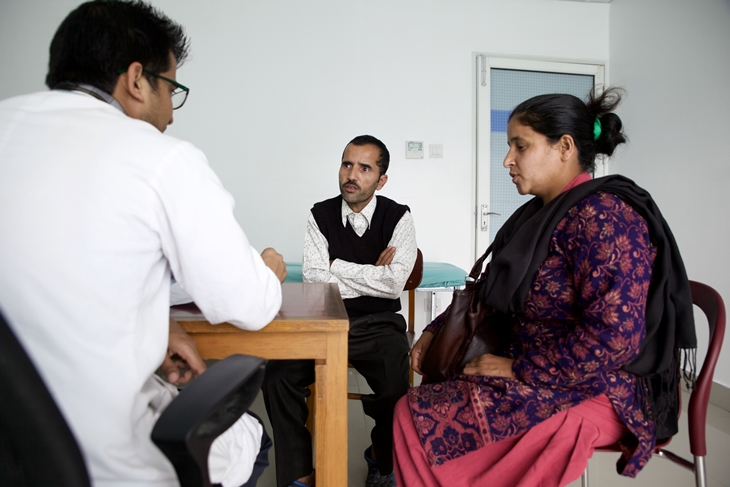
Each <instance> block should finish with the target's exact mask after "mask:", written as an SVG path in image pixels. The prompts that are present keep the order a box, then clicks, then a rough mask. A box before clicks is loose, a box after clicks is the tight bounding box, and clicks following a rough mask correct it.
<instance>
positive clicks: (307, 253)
mask: <svg viewBox="0 0 730 487" xmlns="http://www.w3.org/2000/svg"><path fill="white" fill-rule="evenodd" d="M377 200H378V198H377V197H375V198H373V199H372V200H370V203H368V205H367V206H366V207H365V208H363V210H362V211H361V212H360V213H355V212H354V211H352V210H351V209H350V207H349V206H348V205H347V203H346V202H345V200H342V226H347V221H348V220H349V221H350V225H351V226H352V228H353V230H355V233H357V235H358V236H360V237H362V235H363V234H364V233H365V231H366V230H367V229H368V228H369V227H370V221H371V220H372V217H373V214H374V213H375V207H376V206H377ZM388 247H395V248H396V251H395V256H394V257H393V261H392V262H391V263H390V264H389V265H385V266H375V265H372V264H355V263H353V262H346V261H344V260H341V259H335V261H334V262H332V265H331V266H330V254H329V242H327V239H326V238H325V237H324V235H322V232H321V231H320V230H319V226H318V225H317V222H316V221H315V220H314V216H313V215H312V213H311V212H310V213H309V221H308V222H307V231H306V233H305V236H304V255H303V258H302V275H303V278H304V282H334V283H337V285H338V286H339V288H340V294H341V295H342V298H343V299H348V298H357V297H360V296H373V297H376V298H387V299H396V298H398V297H400V295H401V293H402V292H403V287H404V286H405V284H406V281H407V280H408V276H410V274H411V271H412V270H413V264H415V262H416V254H417V249H418V245H417V244H416V228H415V226H414V225H413V217H412V216H411V212H410V211H407V212H405V214H404V215H403V216H402V217H401V219H400V221H399V222H398V224H397V225H396V226H395V229H394V230H393V236H392V237H391V239H390V242H388Z"/></svg>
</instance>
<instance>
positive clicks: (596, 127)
mask: <svg viewBox="0 0 730 487" xmlns="http://www.w3.org/2000/svg"><path fill="white" fill-rule="evenodd" d="M600 136H601V121H600V120H599V119H598V117H596V120H595V122H593V140H598V137H600Z"/></svg>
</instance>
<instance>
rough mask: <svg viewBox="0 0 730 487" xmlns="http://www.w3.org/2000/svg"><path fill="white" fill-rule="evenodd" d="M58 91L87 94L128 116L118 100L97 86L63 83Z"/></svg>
mask: <svg viewBox="0 0 730 487" xmlns="http://www.w3.org/2000/svg"><path fill="white" fill-rule="evenodd" d="M56 89H59V90H69V91H78V92H80V93H86V94H87V95H90V96H93V97H94V98H96V99H97V100H101V101H104V102H106V103H108V104H110V105H111V106H113V107H114V108H116V109H117V110H119V111H120V112H122V113H124V114H125V115H126V113H127V112H125V111H124V108H122V105H121V103H119V102H118V101H117V99H116V98H114V97H113V96H112V95H110V94H109V93H107V92H106V91H104V90H101V89H99V88H97V87H96V86H93V85H90V84H87V83H72V82H63V83H59V84H58V85H57V86H56Z"/></svg>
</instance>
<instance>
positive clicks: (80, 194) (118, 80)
mask: <svg viewBox="0 0 730 487" xmlns="http://www.w3.org/2000/svg"><path fill="white" fill-rule="evenodd" d="M187 49H188V41H187V39H186V37H185V35H184V33H183V30H182V28H181V27H180V26H179V25H177V24H175V23H174V22H172V21H171V20H170V19H169V18H167V17H166V16H164V15H163V14H162V13H160V12H158V11H156V10H154V9H152V8H151V7H149V6H148V5H146V4H144V3H141V2H122V1H114V0H113V1H105V2H100V1H95V2H89V3H86V4H83V5H81V6H79V7H78V8H77V9H76V10H74V11H73V12H72V13H71V14H69V16H68V17H67V18H66V19H65V20H64V21H63V23H62V24H61V26H60V27H59V29H58V31H57V32H56V35H55V37H54V39H53V42H52V44H51V58H50V62H49V72H48V76H47V78H46V83H47V84H48V86H49V88H51V90H50V91H46V92H41V93H34V94H30V95H25V96H20V97H15V98H11V99H8V100H5V101H3V102H0V228H1V229H2V230H1V231H2V237H1V238H0V269H1V271H0V309H1V310H2V312H3V313H4V314H5V316H6V318H7V320H8V321H9V323H10V325H11V327H12V328H13V331H14V332H15V334H16V335H17V336H18V338H19V340H20V341H21V343H22V344H23V346H24V347H25V349H26V351H27V352H28V353H29V355H30V356H31V358H32V360H33V361H34V363H35V365H36V367H37V368H38V369H39V372H40V374H41V376H42V377H43V379H44V381H45V382H46V384H47V385H48V387H49V389H50V391H51V394H52V395H53V397H54V399H55V401H56V403H57V404H58V405H59V408H60V409H61V411H62V413H63V415H64V416H65V418H66V420H67V422H68V423H69V426H70V427H71V430H72V431H73V433H74V435H75V436H76V438H77V440H78V441H79V443H80V447H81V450H82V453H83V455H84V457H85V460H86V464H87V467H88V468H89V471H90V475H91V478H92V482H93V484H94V485H97V486H115V487H120V486H168V485H169V486H176V485H178V482H177V478H176V476H175V472H174V470H173V468H172V466H171V464H170V463H169V462H168V461H167V459H166V458H165V457H164V456H163V455H162V453H161V452H160V451H159V450H158V449H157V448H156V447H155V446H154V445H153V444H152V442H151V440H150V437H149V435H150V432H151V430H152V427H153V425H154V422H155V420H156V419H157V417H158V416H159V414H160V412H161V410H162V409H164V407H165V406H166V405H167V404H168V403H169V402H170V401H171V400H172V398H173V397H174V395H175V394H176V389H175V388H173V387H171V386H170V385H169V384H166V383H164V382H163V381H162V380H160V379H159V378H158V377H157V376H156V375H155V374H154V373H155V370H157V369H158V367H160V365H161V364H162V368H163V371H164V372H165V373H166V374H167V377H168V379H169V380H170V381H171V382H177V383H182V382H186V381H187V380H189V379H190V378H191V377H194V376H196V375H198V374H200V373H201V372H203V371H204V370H205V365H204V364H203V362H202V361H201V360H200V356H199V355H198V353H197V350H196V349H195V345H194V343H193V342H192V340H191V339H190V338H189V337H188V336H187V335H186V334H185V333H184V332H183V331H182V329H180V327H179V326H178V325H177V324H176V323H174V322H171V321H168V306H169V292H170V275H171V272H172V273H173V274H174V276H175V278H176V280H177V281H178V282H179V283H180V284H181V286H182V287H183V288H184V289H185V291H186V292H187V293H188V294H190V296H192V298H193V299H194V300H195V302H196V303H197V304H198V306H199V307H200V309H201V310H202V311H203V313H204V314H205V316H206V318H207V319H208V320H209V321H211V322H212V323H220V322H224V321H226V322H229V323H233V324H234V325H236V326H239V327H241V328H244V329H247V330H257V329H260V328H262V327H264V326H265V325H266V324H267V323H268V322H269V321H271V319H272V318H273V317H274V316H275V314H276V313H277V311H278V310H279V307H280V305H281V285H280V282H281V281H283V279H284V277H285V275H286V267H285V265H284V262H283V259H282V256H281V255H279V254H278V253H277V252H276V251H275V250H273V249H266V250H265V251H264V252H263V254H261V255H259V254H258V252H256V251H255V250H254V249H253V248H252V247H251V246H250V245H249V243H248V240H247V238H246V235H245V234H244V233H243V231H242V230H241V228H240V226H239V225H238V224H237V223H236V220H235V219H234V216H233V211H232V210H233V199H232V197H231V196H230V194H229V193H227V192H226V191H225V189H224V188H223V186H222V185H221V182H220V181H219V179H218V178H217V177H216V175H215V174H214V173H213V171H212V170H211V169H210V167H209V166H208V162H207V160H206V158H205V156H204V154H203V153H202V152H201V151H199V150H198V149H196V148H195V147H194V146H193V145H191V144H190V143H187V142H184V141H181V140H177V139H174V138H172V137H169V136H166V135H164V134H163V133H162V132H164V130H165V128H166V127H167V125H168V124H170V123H172V112H173V109H175V108H179V107H180V106H182V103H184V101H185V98H186V97H187V92H188V90H187V88H185V87H184V86H182V85H181V84H179V83H178V82H177V81H176V68H177V66H178V65H179V64H180V63H182V62H183V60H184V59H185V57H186V55H187ZM173 357H174V358H175V360H173ZM179 366H182V367H183V373H182V374H181V373H178V367H179ZM185 369H187V370H185ZM268 445H270V441H269V440H268V437H267V436H266V435H265V432H264V431H263V428H262V426H261V424H260V422H259V421H258V420H256V419H255V418H254V417H252V416H250V415H244V416H243V417H242V418H241V420H239V422H237V423H236V424H235V425H234V426H233V427H232V428H231V429H230V430H229V431H228V432H226V433H225V434H224V435H223V436H222V437H221V438H220V439H219V440H218V441H217V443H216V444H214V447H213V450H214V451H213V452H212V453H211V457H210V465H211V471H212V472H211V473H212V476H213V479H212V480H213V481H214V482H222V483H223V485H224V486H226V487H229V486H238V485H241V484H245V485H247V486H248V485H255V482H256V480H257V478H258V476H259V475H260V473H261V470H262V468H263V466H265V464H266V458H265V455H266V450H267V449H268ZM261 450H263V456H262V455H261V453H260V452H261ZM257 457H259V458H258V460H257ZM257 461H258V463H256V462H257Z"/></svg>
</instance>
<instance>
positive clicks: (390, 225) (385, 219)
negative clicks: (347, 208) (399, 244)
mask: <svg viewBox="0 0 730 487" xmlns="http://www.w3.org/2000/svg"><path fill="white" fill-rule="evenodd" d="M376 198H378V204H377V206H376V207H375V213H373V218H372V220H371V221H370V228H368V229H367V230H366V231H365V233H363V235H362V237H358V236H357V234H356V233H355V230H353V229H352V227H351V226H350V222H349V221H348V222H347V224H346V226H343V225H342V196H336V197H334V198H331V199H328V200H324V201H321V202H319V203H316V204H315V205H314V207H312V216H314V220H315V221H316V222H317V226H319V231H320V232H322V235H324V237H325V238H326V239H327V242H328V243H329V253H330V260H335V259H341V260H344V261H347V262H353V263H355V264H375V262H377V261H378V257H379V256H380V254H381V253H382V252H383V250H385V248H386V247H387V246H388V242H390V239H391V238H392V237H393V230H395V226H396V225H397V224H398V222H399V221H400V219H401V218H402V217H403V215H404V214H405V213H406V211H410V209H409V208H408V207H407V206H405V205H399V204H398V203H396V202H395V201H393V200H391V199H388V198H386V197H384V196H376ZM343 301H344V303H345V309H346V310H347V314H348V316H349V317H350V318H357V317H359V316H363V315H367V314H372V313H378V312H381V311H393V312H396V311H399V310H400V309H401V306H400V298H397V299H386V298H376V297H373V296H360V297H357V298H350V299H344V300H343Z"/></svg>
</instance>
